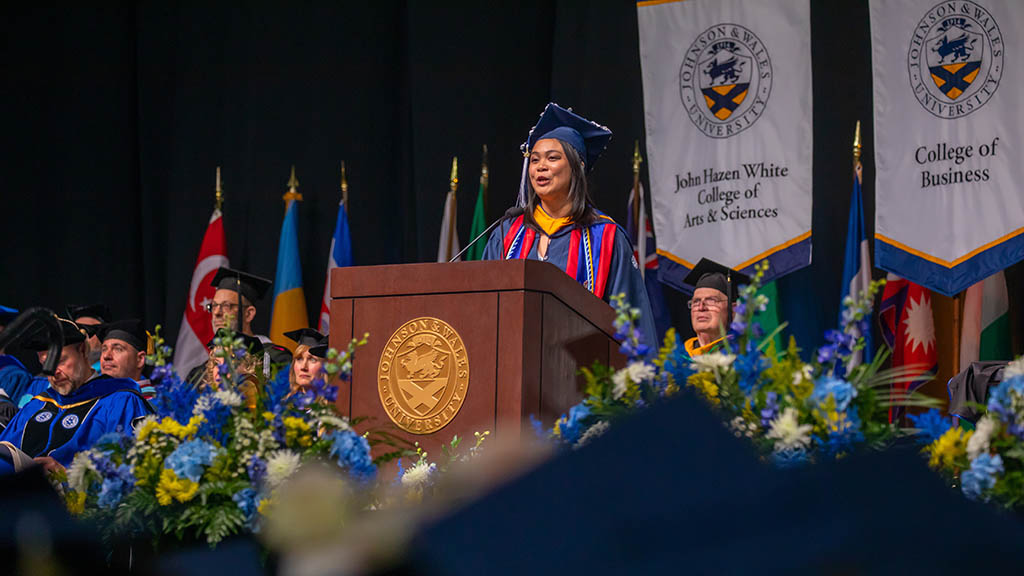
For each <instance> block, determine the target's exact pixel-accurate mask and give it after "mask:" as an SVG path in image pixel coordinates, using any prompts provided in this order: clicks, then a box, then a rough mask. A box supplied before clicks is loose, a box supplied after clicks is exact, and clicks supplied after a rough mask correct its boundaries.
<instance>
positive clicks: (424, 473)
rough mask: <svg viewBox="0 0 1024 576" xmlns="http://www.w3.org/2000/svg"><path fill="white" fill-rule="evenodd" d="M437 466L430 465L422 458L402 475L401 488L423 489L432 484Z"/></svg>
mask: <svg viewBox="0 0 1024 576" xmlns="http://www.w3.org/2000/svg"><path fill="white" fill-rule="evenodd" d="M436 470H437V464H431V463H429V462H427V460H426V459H425V458H424V459H422V460H420V461H419V462H417V463H416V465H415V466H413V467H412V468H409V469H408V470H406V471H405V474H402V486H404V487H405V488H423V487H424V486H429V485H430V483H431V482H433V477H434V472H435V471H436Z"/></svg>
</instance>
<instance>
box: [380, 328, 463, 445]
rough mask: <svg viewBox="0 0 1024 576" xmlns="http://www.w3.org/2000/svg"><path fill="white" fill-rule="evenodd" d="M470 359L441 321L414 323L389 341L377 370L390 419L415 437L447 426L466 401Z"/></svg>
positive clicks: (452, 331)
mask: <svg viewBox="0 0 1024 576" xmlns="http://www.w3.org/2000/svg"><path fill="white" fill-rule="evenodd" d="M468 386H469V358H467V356H466V347H465V346H464V345H463V344H462V337H461V336H459V333H458V332H456V331H455V329H454V328H452V327H451V326H449V325H448V323H447V322H445V321H444V320H439V319H437V318H430V317H424V318H416V319H414V320H410V321H408V322H406V323H405V324H403V325H402V326H401V327H400V328H399V329H398V330H395V333H394V334H392V335H391V338H389V339H388V342H387V344H386V345H385V346H384V351H383V352H381V355H380V363H379V364H378V365H377V391H378V392H380V401H381V404H383V405H384V410H385V411H386V412H387V413H388V417H389V418H391V420H392V421H393V422H394V423H395V424H397V425H398V427H399V428H401V429H402V430H405V431H407V432H412V433H413V434H430V433H433V432H437V431H438V430H440V429H441V428H444V427H445V426H447V425H448V423H449V422H451V421H452V419H453V418H455V415H456V414H458V412H459V409H460V408H462V403H463V402H464V401H465V400H466V390H467V388H468Z"/></svg>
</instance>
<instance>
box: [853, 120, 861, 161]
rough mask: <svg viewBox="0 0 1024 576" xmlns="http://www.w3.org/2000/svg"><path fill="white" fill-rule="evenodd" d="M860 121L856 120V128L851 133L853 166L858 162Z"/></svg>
mask: <svg viewBox="0 0 1024 576" xmlns="http://www.w3.org/2000/svg"><path fill="white" fill-rule="evenodd" d="M860 148H861V146H860V120H857V127H856V128H855V129H854V131H853V164H854V165H857V164H858V163H859V162H860Z"/></svg>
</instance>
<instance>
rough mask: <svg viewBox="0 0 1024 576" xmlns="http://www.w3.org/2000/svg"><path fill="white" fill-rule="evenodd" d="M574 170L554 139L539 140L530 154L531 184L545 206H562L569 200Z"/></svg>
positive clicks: (559, 143) (560, 146)
mask: <svg viewBox="0 0 1024 576" xmlns="http://www.w3.org/2000/svg"><path fill="white" fill-rule="evenodd" d="M571 180H572V169H571V168H570V167H569V161H568V160H567V159H566V157H565V151H564V150H562V143H561V142H559V141H558V140H555V139H554V138H547V139H544V140H538V141H537V142H536V143H535V144H534V145H533V150H532V151H531V152H530V184H531V185H532V186H533V190H534V192H536V193H537V196H538V197H540V199H541V200H542V201H544V203H545V204H549V205H550V204H552V203H554V204H556V205H557V204H561V203H563V202H566V201H568V199H569V183H570V182H571Z"/></svg>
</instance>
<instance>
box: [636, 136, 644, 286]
mask: <svg viewBox="0 0 1024 576" xmlns="http://www.w3.org/2000/svg"><path fill="white" fill-rule="evenodd" d="M641 162H643V159H642V158H640V141H639V140H636V141H635V142H634V143H633V229H634V230H636V238H637V240H636V241H637V244H639V243H640V241H641V238H644V237H645V236H646V230H641V229H640V210H642V209H643V208H642V206H641V204H640V163H641ZM643 266H644V263H643V262H641V263H640V267H641V268H643Z"/></svg>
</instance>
